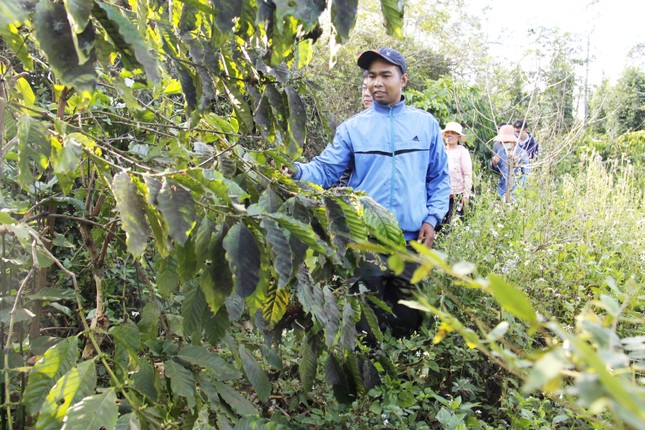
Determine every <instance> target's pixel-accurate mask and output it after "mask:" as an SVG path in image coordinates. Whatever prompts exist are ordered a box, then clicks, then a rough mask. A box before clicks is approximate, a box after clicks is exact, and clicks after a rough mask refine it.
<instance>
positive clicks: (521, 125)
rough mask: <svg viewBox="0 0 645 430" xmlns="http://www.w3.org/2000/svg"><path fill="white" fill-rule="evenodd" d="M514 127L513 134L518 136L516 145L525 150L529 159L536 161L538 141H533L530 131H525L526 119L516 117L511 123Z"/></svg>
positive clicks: (526, 127)
mask: <svg viewBox="0 0 645 430" xmlns="http://www.w3.org/2000/svg"><path fill="white" fill-rule="evenodd" d="M513 127H514V128H515V135H516V136H517V137H518V145H519V146H520V148H522V149H523V150H525V151H526V153H527V154H528V156H529V159H530V160H531V161H537V159H538V150H539V147H538V143H537V142H536V141H535V139H534V138H533V136H531V133H529V132H528V131H527V129H528V125H527V124H526V121H523V120H521V119H518V120H517V121H515V123H514V124H513Z"/></svg>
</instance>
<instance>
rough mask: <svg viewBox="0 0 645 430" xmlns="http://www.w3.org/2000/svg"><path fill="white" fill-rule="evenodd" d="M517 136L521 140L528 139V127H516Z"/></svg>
mask: <svg viewBox="0 0 645 430" xmlns="http://www.w3.org/2000/svg"><path fill="white" fill-rule="evenodd" d="M515 135H516V136H517V137H519V138H520V140H524V139H526V127H525V128H522V127H515Z"/></svg>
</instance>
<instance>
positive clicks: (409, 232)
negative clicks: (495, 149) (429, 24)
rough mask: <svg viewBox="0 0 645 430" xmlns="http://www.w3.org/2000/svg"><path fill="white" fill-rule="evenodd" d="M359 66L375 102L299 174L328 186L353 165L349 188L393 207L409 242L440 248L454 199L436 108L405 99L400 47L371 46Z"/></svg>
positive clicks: (300, 177) (303, 165)
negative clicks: (438, 233) (442, 225)
mask: <svg viewBox="0 0 645 430" xmlns="http://www.w3.org/2000/svg"><path fill="white" fill-rule="evenodd" d="M358 65H359V66H360V67H361V68H362V69H364V70H367V86H368V88H369V90H370V93H371V95H372V99H373V100H374V103H373V105H372V107H371V108H369V109H366V110H364V111H363V112H361V113H359V114H357V115H354V116H353V117H351V118H350V119H348V120H347V121H345V122H343V123H342V124H341V125H340V126H339V127H338V129H337V130H336V136H335V137H334V142H333V143H332V144H329V145H328V146H327V148H325V150H324V151H323V152H322V153H321V154H320V155H319V156H317V157H315V158H314V159H313V160H311V161H310V162H309V163H296V166H297V168H296V171H295V172H294V174H293V178H294V179H297V180H304V181H310V182H314V183H316V184H319V185H321V186H323V187H325V188H328V187H330V186H331V185H332V184H334V183H335V182H337V181H338V179H339V178H340V176H341V175H342V173H343V172H344V171H345V169H346V168H347V167H350V168H351V171H352V174H351V177H350V178H349V182H348V184H347V186H349V187H352V188H354V189H355V190H362V191H365V192H366V193H367V194H368V195H369V196H371V197H372V198H373V199H374V200H376V201H377V202H378V203H379V204H381V205H382V206H384V207H386V208H387V209H389V210H390V211H391V212H392V213H393V214H394V216H395V217H396V219H397V221H398V223H399V226H400V227H401V229H402V230H403V234H404V236H405V239H406V240H417V241H419V242H421V243H424V244H425V245H426V246H428V247H432V244H433V243H434V238H435V227H436V226H437V224H438V223H439V222H440V221H441V220H442V219H443V217H444V215H445V214H446V212H447V211H448V202H449V199H450V178H449V176H448V159H447V157H446V153H445V150H444V145H443V138H442V136H441V128H440V127H439V123H438V121H437V120H436V119H435V117H434V116H432V115H431V114H430V113H428V112H425V111H422V110H420V109H416V108H413V107H410V106H407V105H406V104H405V98H404V97H403V95H402V91H403V88H404V87H405V86H406V84H407V82H408V74H407V66H406V62H405V59H404V58H403V55H401V53H400V52H398V51H396V50H394V49H392V48H379V49H377V50H373V51H365V52H363V53H362V54H361V55H360V56H359V58H358Z"/></svg>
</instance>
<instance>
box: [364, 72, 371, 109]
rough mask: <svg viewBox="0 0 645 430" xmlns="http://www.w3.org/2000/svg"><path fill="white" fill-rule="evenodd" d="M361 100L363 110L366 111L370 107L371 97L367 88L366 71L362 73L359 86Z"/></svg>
mask: <svg viewBox="0 0 645 430" xmlns="http://www.w3.org/2000/svg"><path fill="white" fill-rule="evenodd" d="M361 99H362V100H363V108H365V109H367V108H368V107H370V106H372V102H373V100H372V95H371V94H370V89H369V88H368V86H367V70H365V71H364V72H363V85H362V86H361Z"/></svg>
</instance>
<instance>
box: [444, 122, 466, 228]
mask: <svg viewBox="0 0 645 430" xmlns="http://www.w3.org/2000/svg"><path fill="white" fill-rule="evenodd" d="M441 134H442V135H443V140H444V141H445V142H446V146H445V148H446V154H447V155H448V170H449V172H450V204H449V206H448V213H447V214H446V216H445V217H444V219H443V222H442V225H446V226H448V225H450V222H451V220H452V219H453V217H454V215H455V214H457V216H458V217H459V219H463V218H464V213H465V211H466V208H467V207H468V200H469V199H470V194H471V192H472V188H473V162H472V159H471V158H470V153H469V152H468V149H466V147H465V146H463V145H461V143H463V142H465V141H466V135H465V134H464V133H463V128H462V126H461V124H459V123H457V122H449V123H447V124H446V127H445V128H444V129H443V130H442V131H441Z"/></svg>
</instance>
